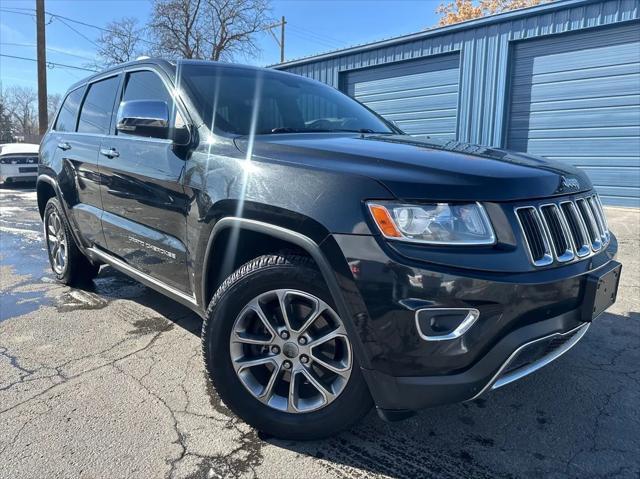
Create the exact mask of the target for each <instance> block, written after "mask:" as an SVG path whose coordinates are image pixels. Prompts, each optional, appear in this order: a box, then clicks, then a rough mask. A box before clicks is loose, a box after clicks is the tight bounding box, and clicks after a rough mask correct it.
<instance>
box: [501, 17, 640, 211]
mask: <svg viewBox="0 0 640 479" xmlns="http://www.w3.org/2000/svg"><path fill="white" fill-rule="evenodd" d="M513 53H514V57H513V58H514V62H513V77H512V89H511V108H510V113H509V116H510V120H509V131H508V136H507V146H508V147H509V148H512V149H515V150H519V151H527V152H529V153H532V154H535V155H540V156H545V157H548V158H553V159H556V160H560V161H563V162H567V163H570V164H572V165H576V166H578V167H579V168H582V169H584V170H585V171H586V172H587V173H588V174H589V177H590V178H591V181H592V182H593V184H594V185H595V186H596V187H597V189H598V191H599V192H600V195H601V196H602V199H603V202H604V203H606V204H609V205H621V206H640V28H639V27H638V24H637V23H635V24H631V25H626V26H624V27H616V28H603V29H600V30H594V31H588V32H584V33H580V34H573V35H558V36H554V37H551V38H547V39H541V40H532V41H524V42H520V43H517V44H516V46H515V48H514V52H513Z"/></svg>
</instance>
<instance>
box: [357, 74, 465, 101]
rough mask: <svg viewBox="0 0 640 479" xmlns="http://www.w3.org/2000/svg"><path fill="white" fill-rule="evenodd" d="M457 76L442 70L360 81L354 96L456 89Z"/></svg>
mask: <svg viewBox="0 0 640 479" xmlns="http://www.w3.org/2000/svg"><path fill="white" fill-rule="evenodd" d="M457 85H458V75H457V69H456V70H443V71H439V72H431V73H425V74H420V75H405V76H402V77H399V78H386V79H382V80H371V81H362V82H358V83H356V84H355V85H354V93H355V95H356V96H362V95H371V94H374V93H388V92H389V91H397V92H407V93H411V90H415V89H421V88H437V87H449V88H451V86H454V87H456V86H457Z"/></svg>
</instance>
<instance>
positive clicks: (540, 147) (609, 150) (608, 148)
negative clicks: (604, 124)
mask: <svg viewBox="0 0 640 479" xmlns="http://www.w3.org/2000/svg"><path fill="white" fill-rule="evenodd" d="M516 143H517V142H516ZM522 146H524V148H525V149H522V148H521V147H522ZM513 149H516V150H518V151H527V152H529V153H531V154H534V155H538V156H544V157H547V156H550V155H549V153H550V152H553V155H562V154H572V155H578V154H581V155H590V156H593V155H594V153H595V152H602V154H601V158H603V159H604V160H603V161H606V158H607V157H608V155H615V156H629V157H631V158H638V155H637V154H633V151H640V139H638V138H625V139H624V140H619V139H618V140H613V141H612V140H610V139H608V138H575V139H566V138H548V139H533V140H527V139H522V140H520V143H519V144H518V145H517V148H513Z"/></svg>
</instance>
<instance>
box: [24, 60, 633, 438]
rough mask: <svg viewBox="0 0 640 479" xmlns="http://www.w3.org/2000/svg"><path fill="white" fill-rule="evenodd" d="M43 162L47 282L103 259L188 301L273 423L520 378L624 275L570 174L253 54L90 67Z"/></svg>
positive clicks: (268, 427)
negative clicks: (391, 116)
mask: <svg viewBox="0 0 640 479" xmlns="http://www.w3.org/2000/svg"><path fill="white" fill-rule="evenodd" d="M38 173H39V175H38V184H37V192H38V206H39V209H40V214H41V215H42V218H43V221H44V229H45V236H46V242H47V246H48V252H49V259H50V262H51V266H52V268H53V271H54V272H55V275H56V277H57V278H58V279H59V280H60V281H62V282H64V283H67V284H74V283H77V282H81V281H83V280H89V279H91V278H93V277H95V276H96V275H97V274H98V270H99V268H100V265H102V264H108V265H111V266H112V267H114V268H116V269H118V270H120V271H122V272H124V273H125V274H127V275H129V276H131V277H133V278H135V279H136V280H139V281H140V282H142V283H144V284H146V285H148V286H150V287H151V288H155V289H157V290H158V291H160V292H162V293H164V294H166V295H167V296H169V297H171V298H173V299H175V300H176V301H179V302H180V303H182V304H184V305H186V306H188V307H189V308H191V309H192V310H193V311H195V312H197V313H198V314H199V315H201V316H202V317H203V318H204V323H203V328H202V348H203V356H204V361H205V366H206V369H207V371H208V373H209V377H210V378H211V381H212V383H213V385H214V386H215V388H216V390H217V391H218V393H219V395H220V397H221V398H222V399H223V401H224V402H225V403H226V404H227V405H228V406H229V408H231V409H232V410H233V411H234V412H235V413H237V414H238V415H239V416H241V417H242V418H243V419H244V420H246V421H247V422H248V423H249V424H252V425H253V426H255V427H256V428H258V429H260V430H263V431H265V432H267V433H270V434H272V435H275V436H278V437H284V438H295V439H310V438H317V437H323V436H327V435H330V434H334V433H335V432H336V431H338V430H340V429H342V428H346V427H348V426H349V425H351V424H353V423H354V422H356V421H357V420H358V419H360V418H361V417H362V416H363V415H364V414H366V413H367V411H369V410H370V408H371V406H372V404H375V406H376V408H377V410H378V412H379V414H380V415H381V416H382V417H383V418H385V419H399V418H402V417H405V416H407V415H409V414H410V413H411V411H415V410H417V409H420V408H424V407H428V406H435V405H439V404H445V403H450V402H454V401H467V400H470V399H473V398H476V397H478V396H480V395H481V394H483V393H485V392H486V391H489V390H491V389H495V388H498V387H501V386H503V385H505V384H508V383H510V382H512V381H515V380H517V379H519V378H521V377H523V376H525V375H527V374H529V373H531V372H532V371H535V370H537V369H539V368H540V367H542V366H544V365H545V364H548V363H549V362H550V361H552V360H554V359H556V358H557V357H559V356H560V355H561V354H563V353H564V352H566V351H567V350H568V349H569V348H571V346H573V345H574V344H575V343H576V342H577V341H578V340H579V339H580V338H581V337H582V336H583V335H584V334H585V332H586V330H587V329H588V328H589V325H590V324H591V321H592V320H593V319H594V318H596V317H597V316H598V315H599V314H600V313H602V312H603V311H604V310H605V309H606V308H607V307H608V306H609V305H611V304H612V303H613V302H614V301H615V297H616V290H617V286H618V281H619V277H620V268H621V265H620V264H619V263H617V262H616V261H614V259H613V258H614V256H615V253H616V251H617V242H616V239H615V237H614V236H613V235H612V234H611V233H610V232H609V231H608V227H607V220H606V218H605V215H604V213H603V209H602V206H601V204H600V201H599V199H598V196H597V195H596V193H595V191H594V190H593V187H592V186H591V183H590V182H589V179H588V178H587V177H586V176H585V175H584V174H583V173H582V172H581V171H580V170H578V169H575V168H572V167H569V166H567V165H565V164H560V163H554V162H552V161H546V160H543V159H539V158H533V157H530V156H527V155H525V154H520V153H513V152H508V151H504V150H498V149H491V148H484V147H479V146H473V145H468V144H462V143H457V142H453V141H437V140H434V139H429V138H424V139H419V138H414V137H411V136H407V135H405V134H403V133H402V132H401V131H400V130H399V129H398V128H397V127H396V126H395V125H394V124H392V123H391V122H388V121H386V120H384V119H383V118H381V117H380V116H378V115H376V114H375V113H373V112H372V111H370V110H368V109H367V108H366V107H364V106H363V105H361V104H359V103H358V102H356V101H354V100H352V99H351V98H349V97H348V96H346V95H344V94H342V93H340V92H339V91H337V90H335V89H333V88H330V87H329V86H327V85H324V84H322V83H319V82H316V81H312V80H309V79H306V78H302V77H299V76H296V75H291V74H288V73H282V72H277V71H273V70H268V69H259V68H253V67H243V66H235V65H225V64H220V63H213V62H201V61H178V62H167V61H163V60H141V61H137V62H132V63H127V64H124V65H119V66H117V67H114V68H111V69H109V70H107V71H104V72H102V73H100V74H97V75H94V76H92V77H90V78H88V79H87V80H84V81H82V82H79V83H77V84H76V85H74V86H73V87H72V88H71V89H70V91H69V93H68V94H67V95H66V97H65V100H64V102H63V104H62V106H61V108H60V111H59V112H58V114H57V118H56V120H55V122H54V124H53V127H52V128H51V130H50V131H49V132H48V133H47V135H46V137H45V138H44V140H43V141H42V145H41V148H40V163H39V171H38Z"/></svg>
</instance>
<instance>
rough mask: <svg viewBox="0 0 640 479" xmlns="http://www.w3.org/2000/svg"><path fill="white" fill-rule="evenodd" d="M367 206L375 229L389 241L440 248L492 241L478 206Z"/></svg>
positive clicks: (384, 204) (490, 232) (489, 228)
mask: <svg viewBox="0 0 640 479" xmlns="http://www.w3.org/2000/svg"><path fill="white" fill-rule="evenodd" d="M367 206H368V207H369V211H370V212H371V215H372V216H373V219H374V221H375V222H376V224H377V225H378V228H379V229H380V231H381V232H382V234H383V235H384V236H385V237H386V238H389V239H395V240H400V241H409V242H413V243H426V244H442V245H485V244H493V243H495V240H496V238H495V235H494V233H493V228H492V227H491V222H490V221H489V217H488V216H487V213H486V211H485V210H484V208H483V207H482V205H481V204H480V203H465V204H450V203H434V204H425V205H407V204H402V203H391V202H369V203H367Z"/></svg>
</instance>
